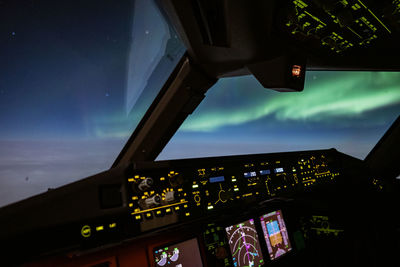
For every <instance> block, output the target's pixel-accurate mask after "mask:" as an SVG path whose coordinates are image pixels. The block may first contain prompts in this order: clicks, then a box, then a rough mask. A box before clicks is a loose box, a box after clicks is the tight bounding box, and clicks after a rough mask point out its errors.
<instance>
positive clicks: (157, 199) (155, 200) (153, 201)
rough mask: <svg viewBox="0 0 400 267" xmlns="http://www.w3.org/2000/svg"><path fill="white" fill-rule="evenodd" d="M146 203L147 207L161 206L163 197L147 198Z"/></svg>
mask: <svg viewBox="0 0 400 267" xmlns="http://www.w3.org/2000/svg"><path fill="white" fill-rule="evenodd" d="M144 202H145V204H146V206H147V207H153V206H157V205H160V203H161V197H160V195H158V194H157V195H154V196H152V197H149V198H146V200H145V201H144Z"/></svg>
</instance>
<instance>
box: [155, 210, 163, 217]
mask: <svg viewBox="0 0 400 267" xmlns="http://www.w3.org/2000/svg"><path fill="white" fill-rule="evenodd" d="M154 213H155V215H156V217H162V216H164V211H163V210H156V211H155V212H154Z"/></svg>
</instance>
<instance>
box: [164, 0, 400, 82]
mask: <svg viewBox="0 0 400 267" xmlns="http://www.w3.org/2000/svg"><path fill="white" fill-rule="evenodd" d="M161 6H162V8H163V9H164V10H165V11H166V13H167V14H168V16H169V19H170V20H171V22H172V23H173V24H174V25H175V27H176V28H177V30H178V32H179V34H180V35H181V37H182V40H183V41H184V42H185V45H186V47H187V48H188V52H189V55H190V56H191V57H192V58H193V59H194V61H196V63H197V64H198V65H200V66H202V67H203V70H204V71H206V72H207V73H209V74H211V75H212V76H214V77H226V76H233V75H243V74H246V66H247V65H249V64H252V63H256V62H263V61H266V60H270V59H272V58H275V57H277V56H280V55H282V54H288V53H291V54H301V55H306V56H307V57H308V66H307V67H308V69H314V70H317V69H318V70H320V69H331V70H336V69H342V70H343V69H352V70H363V69H365V70H399V69H400V67H399V64H398V59H399V57H398V56H397V55H398V52H397V51H398V47H397V44H398V42H399V41H400V0H393V1H392V0H390V1H389V0H384V1H372V0H371V1H368V0H341V1H338V0H294V1H282V0H280V1H275V0H270V1H251V2H250V1H227V0H214V1H206V0H196V1H186V3H182V2H181V1H177V0H168V1H163V2H162V4H161Z"/></svg>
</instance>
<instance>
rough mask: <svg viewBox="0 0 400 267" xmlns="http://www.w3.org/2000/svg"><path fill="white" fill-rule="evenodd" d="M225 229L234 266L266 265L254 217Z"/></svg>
mask: <svg viewBox="0 0 400 267" xmlns="http://www.w3.org/2000/svg"><path fill="white" fill-rule="evenodd" d="M225 231H226V235H227V237H228V242H229V248H230V250H231V253H232V260H233V266H235V267H242V266H243V267H244V266H248V267H252V266H262V265H264V259H263V256H262V253H261V248H260V243H259V240H258V235H257V231H256V228H255V226H254V220H253V219H250V220H247V221H245V222H242V223H239V224H236V225H231V226H229V227H226V228H225Z"/></svg>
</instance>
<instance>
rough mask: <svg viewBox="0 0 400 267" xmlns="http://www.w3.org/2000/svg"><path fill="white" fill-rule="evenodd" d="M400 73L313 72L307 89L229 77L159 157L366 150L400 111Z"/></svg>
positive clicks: (357, 154) (353, 153)
mask: <svg viewBox="0 0 400 267" xmlns="http://www.w3.org/2000/svg"><path fill="white" fill-rule="evenodd" d="M399 84H400V73H396V72H340V71H324V72H321V71H309V72H307V76H306V84H305V88H304V91H303V92H301V93H280V92H276V91H272V90H267V89H264V88H263V87H262V86H261V85H260V84H259V83H258V81H257V80H256V79H255V78H254V77H253V76H242V77H235V78H225V79H221V80H219V81H218V82H217V83H216V84H215V85H214V87H212V88H211V89H210V90H209V91H208V93H207V97H206V98H205V100H204V101H203V102H202V103H201V104H200V106H199V107H198V108H197V110H196V111H195V112H194V113H193V114H192V115H191V116H190V117H189V118H188V119H187V120H186V121H185V123H184V124H183V125H182V126H181V128H180V129H179V131H178V132H177V133H176V134H175V136H174V137H173V138H172V139H171V141H170V142H169V144H168V145H167V146H166V147H165V149H164V150H163V152H162V153H161V154H160V156H159V157H158V159H172V158H190V157H193V156H196V157H202V156H221V155H231V154H248V153H269V152H283V151H296V150H310V149H327V148H336V149H337V150H339V151H341V152H344V153H347V154H349V155H351V156H354V157H356V158H359V159H364V158H365V156H366V155H367V154H368V153H369V152H370V150H371V149H372V148H373V147H374V145H375V144H376V143H377V141H378V140H379V139H380V138H381V137H382V135H383V134H384V133H385V131H386V130H387V129H388V128H389V127H390V125H391V124H392V123H393V121H394V120H395V119H396V118H397V116H398V115H399V114H400V86H399Z"/></svg>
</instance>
